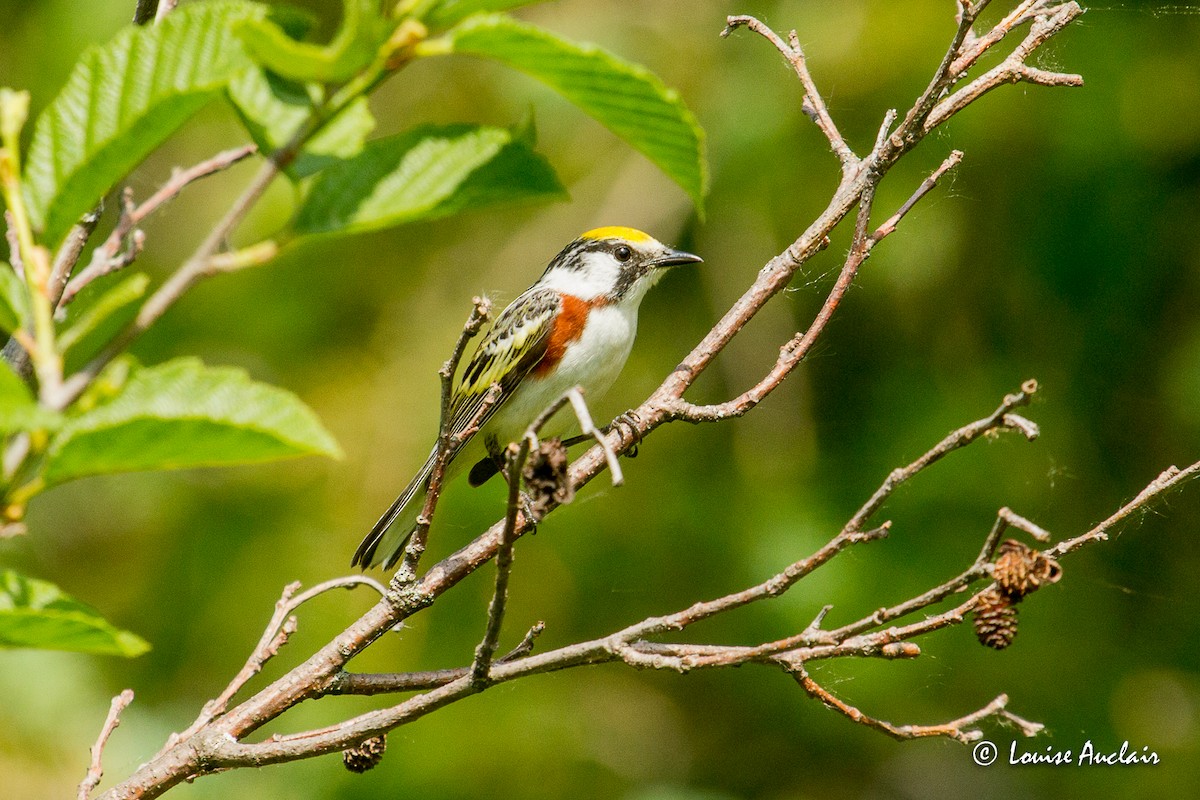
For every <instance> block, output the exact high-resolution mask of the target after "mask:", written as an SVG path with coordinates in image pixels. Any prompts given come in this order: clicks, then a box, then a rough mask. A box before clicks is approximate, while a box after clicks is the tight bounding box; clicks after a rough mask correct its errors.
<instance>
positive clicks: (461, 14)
mask: <svg viewBox="0 0 1200 800" xmlns="http://www.w3.org/2000/svg"><path fill="white" fill-rule="evenodd" d="M545 1H546V0H435V2H434V3H433V7H432V8H430V9H429V10H428V11H426V12H425V14H424V16H423V20H424V22H425V24H426V25H428V26H429V27H430V28H433V29H434V30H442V29H444V28H449V27H450V26H451V25H454V24H455V23H456V22H460V21H462V20H464V19H466V18H467V17H469V16H471V15H472V14H479V13H482V12H488V11H507V10H508V9H510V8H519V7H520V6H531V5H534V4H536V3H544V2H545Z"/></svg>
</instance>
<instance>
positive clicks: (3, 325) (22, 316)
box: [0, 261, 29, 333]
mask: <svg viewBox="0 0 1200 800" xmlns="http://www.w3.org/2000/svg"><path fill="white" fill-rule="evenodd" d="M27 319H29V289H28V288H27V287H26V286H25V281H23V280H21V279H20V278H18V277H17V273H16V271H14V270H13V268H12V267H11V266H10V265H8V264H6V263H4V262H3V261H0V331H3V332H4V333H12V332H13V331H15V330H17V329H18V328H22V327H24V326H25V321H26V320H27Z"/></svg>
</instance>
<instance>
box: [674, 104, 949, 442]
mask: <svg viewBox="0 0 1200 800" xmlns="http://www.w3.org/2000/svg"><path fill="white" fill-rule="evenodd" d="M894 116H895V115H894V113H890V112H889V117H894ZM885 127H886V121H885ZM961 160H962V153H961V152H960V151H958V150H955V151H953V152H951V153H950V155H949V156H947V157H946V159H945V160H944V161H943V162H942V163H941V165H940V166H939V167H938V168H937V169H936V170H934V171H933V173H932V174H930V176H929V177H928V178H926V179H925V180H924V181H923V182H922V183H921V185H920V186H919V187H917V189H916V191H915V192H913V194H912V195H911V196H910V197H909V198H908V200H906V201H905V202H904V204H903V205H902V206H900V208H899V210H897V211H896V213H895V214H893V215H892V216H891V217H889V218H888V219H887V221H886V222H884V223H883V225H881V226H879V228H877V229H876V230H875V231H874V233H871V234H870V235H867V234H866V230H867V225H868V223H869V220H870V212H871V205H872V201H873V199H874V190H873V189H870V190H867V191H864V192H863V194H862V196H861V197H860V199H859V212H858V214H857V218H856V221H855V235H854V244H853V245H852V246H851V248H850V252H849V253H848V254H847V256H846V261H845V264H844V265H843V266H842V270H841V272H840V273H838V277H837V280H836V281H835V282H834V285H833V288H832V289H831V290H830V291H829V294H828V295H826V297H825V301H824V303H823V304H822V305H821V309H820V310H819V311H818V312H817V315H816V317H814V318H813V322H812V324H811V325H809V326H808V328H807V329H806V330H804V331H802V332H800V333H797V334H796V335H795V336H794V337H792V339H791V341H789V342H788V343H787V344H785V345H784V346H783V347H781V348H780V350H779V357H778V358H777V359H776V361H775V365H774V366H773V367H772V368H771V370H770V371H769V372H768V373H767V374H766V375H765V376H763V378H762V379H761V380H760V381H759V382H758V383H756V384H755V385H754V386H752V387H751V388H749V389H747V390H746V391H745V392H742V393H741V394H740V395H738V396H737V397H735V398H733V399H732V400H728V401H726V402H724V403H716V404H712V405H706V406H699V405H695V404H693V403H690V402H688V401H686V400H683V399H682V398H675V399H672V400H669V401H667V405H668V407H669V409H670V413H671V415H672V417H673V418H677V419H685V420H687V421H689V422H713V421H717V420H722V419H729V418H732V417H740V416H743V415H744V414H746V413H747V412H749V411H750V410H751V409H753V408H755V407H756V406H757V405H758V404H759V403H761V402H762V401H763V400H764V399H765V398H766V397H767V396H768V395H770V394H771V393H772V392H773V391H775V390H776V389H777V388H779V386H780V385H781V384H782V383H783V381H784V379H786V378H787V377H788V375H790V374H791V373H792V372H793V371H794V370H795V369H796V367H797V366H799V365H800V363H801V362H802V361H803V360H804V359H805V358H806V357H807V356H808V354H809V352H811V350H812V348H813V346H814V345H815V344H816V342H817V340H818V339H819V338H820V336H821V334H822V333H824V331H825V328H826V327H827V326H828V325H829V322H830V320H832V319H833V314H834V312H835V311H836V310H837V308H838V306H839V305H840V304H841V302H842V300H843V299H844V298H845V296H846V293H847V292H849V290H850V286H851V285H852V284H853V283H854V279H855V278H856V277H857V276H858V270H859V269H860V268H861V267H862V265H863V263H864V262H865V261H866V259H867V258H868V257H869V256H870V254H871V250H872V249H873V248H874V247H875V245H876V244H878V243H879V242H880V241H882V240H883V239H884V238H886V237H887V236H890V235H891V234H892V233H894V232H895V230H896V227H897V226H898V225H899V224H900V221H901V220H902V219H903V218H904V217H905V215H907V214H908V212H909V211H911V210H912V208H913V206H915V205H916V204H917V203H918V202H920V200H921V198H923V197H924V196H925V195H927V194H928V193H929V192H931V191H932V190H933V189H934V188H935V187H936V186H937V185H938V182H939V181H940V180H941V179H942V177H943V176H945V174H946V173H947V172H949V171H950V170H951V169H954V167H956V166H958V164H959V162H960V161H961Z"/></svg>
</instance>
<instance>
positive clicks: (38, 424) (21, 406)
mask: <svg viewBox="0 0 1200 800" xmlns="http://www.w3.org/2000/svg"><path fill="white" fill-rule="evenodd" d="M61 424H62V416H61V415H60V414H57V413H55V412H53V411H50V410H49V409H46V408H42V407H41V406H39V405H38V404H37V402H36V401H35V400H34V399H33V393H32V392H31V391H30V390H29V387H28V386H26V385H25V382H24V381H23V380H21V379H20V378H19V377H17V375H16V374H15V373H14V372H13V371H12V369H10V368H9V366H8V364H7V363H4V364H0V435H3V436H7V435H8V434H10V433H17V432H18V431H36V430H53V429H55V428H57V427H58V426H59V425H61Z"/></svg>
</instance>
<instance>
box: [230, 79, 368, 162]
mask: <svg viewBox="0 0 1200 800" xmlns="http://www.w3.org/2000/svg"><path fill="white" fill-rule="evenodd" d="M229 99H230V101H231V102H232V103H233V105H234V107H235V108H236V109H237V111H238V114H239V115H240V116H241V118H242V122H243V123H244V124H245V126H246V130H247V131H249V133H250V136H251V137H252V138H253V139H254V141H255V142H256V143H257V144H258V147H259V149H260V150H261V151H262V152H264V153H269V152H271V151H273V150H276V149H278V148H280V147H282V146H283V145H285V144H287V143H288V142H290V141H291V139H292V137H293V136H294V135H295V133H296V131H298V130H299V129H300V126H301V125H303V124H304V123H305V121H306V120H307V119H308V118H309V116H310V115H311V113H312V108H313V106H312V102H311V101H310V99H309V97H308V93H307V92H306V91H305V89H304V87H303V86H301V85H299V84H296V83H292V82H291V81H288V80H285V79H283V78H280V77H279V76H278V75H275V74H273V73H269V72H265V71H263V70H261V69H252V70H249V71H247V72H246V73H244V74H242V75H239V76H238V77H237V78H235V79H234V80H233V81H232V82H230V84H229ZM374 127H375V118H374V117H373V116H371V111H370V108H369V106H368V104H367V99H366V98H365V97H359V98H356V99H355V100H353V101H351V102H350V104H349V105H348V106H347V107H346V108H345V109H343V110H342V113H340V114H338V115H337V116H336V117H334V118H333V119H332V120H330V121H329V122H328V123H326V125H325V126H324V127H323V128H321V130H319V131H317V133H316V135H315V136H313V137H312V138H311V139H310V140H309V141H308V142H307V143H306V144H305V145H304V148H303V149H302V150H301V151H300V155H299V156H298V157H297V158H296V160H295V161H293V162H292V163H291V165H289V167H288V174H289V175H291V176H292V177H294V178H303V177H307V176H309V175H312V174H314V173H316V172H319V171H320V170H322V169H324V168H325V167H327V166H328V165H329V164H331V163H334V162H335V161H339V160H341V159H345V158H349V157H351V156H354V155H358V153H359V152H361V151H362V147H363V142H364V141H365V140H366V138H367V134H369V133H370V132H371V131H372V130H373V129H374Z"/></svg>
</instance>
